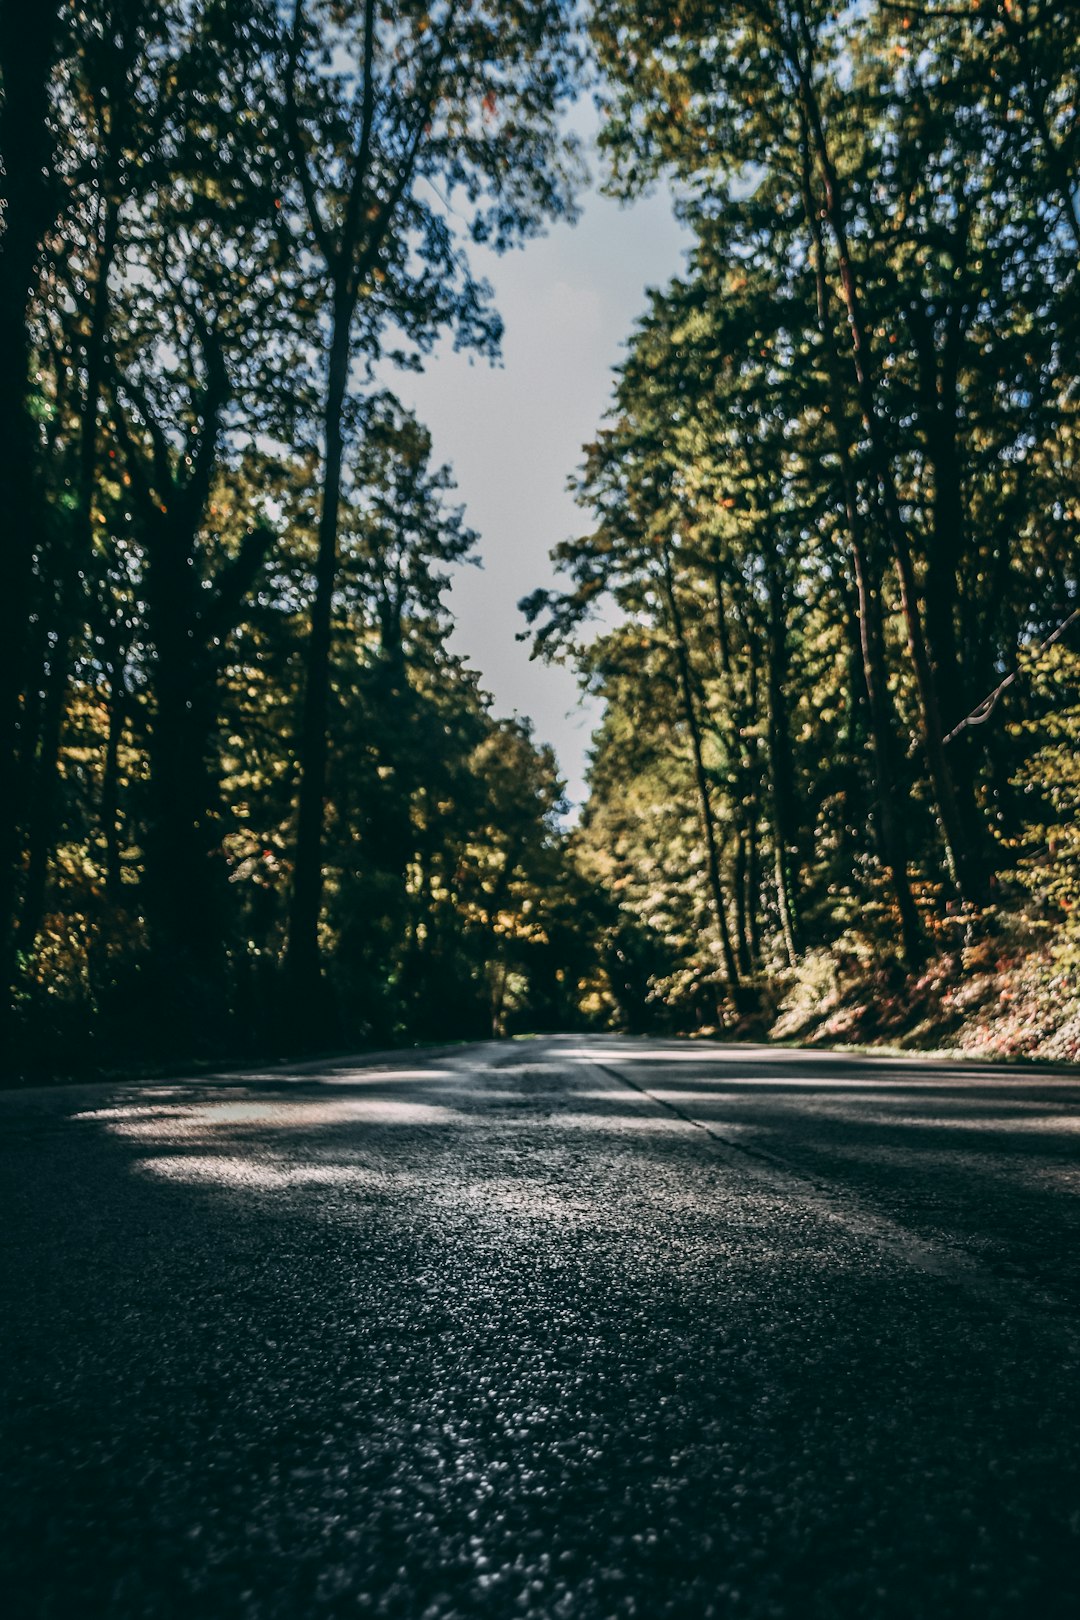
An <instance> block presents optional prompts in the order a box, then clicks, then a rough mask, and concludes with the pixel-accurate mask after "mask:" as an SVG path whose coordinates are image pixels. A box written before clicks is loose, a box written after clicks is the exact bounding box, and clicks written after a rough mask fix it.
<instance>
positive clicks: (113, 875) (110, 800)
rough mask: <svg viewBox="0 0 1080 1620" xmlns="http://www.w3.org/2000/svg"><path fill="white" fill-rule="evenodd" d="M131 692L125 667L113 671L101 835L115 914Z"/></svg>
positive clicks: (108, 895) (119, 887)
mask: <svg viewBox="0 0 1080 1620" xmlns="http://www.w3.org/2000/svg"><path fill="white" fill-rule="evenodd" d="M126 698H127V689H126V686H125V683H124V671H123V665H122V663H121V662H120V661H119V660H117V661H115V662H114V663H112V664H111V665H110V667H109V729H108V732H107V734H106V738H105V758H104V762H103V764H102V771H101V810H100V814H101V834H102V839H103V842H104V845H105V900H106V904H107V905H108V907H109V909H110V911H115V910H116V909H117V908H118V907H119V906H120V904H121V901H122V899H123V882H124V875H123V866H122V862H121V854H120V746H121V744H122V742H123V739H124V721H125V718H126V716H125V709H126Z"/></svg>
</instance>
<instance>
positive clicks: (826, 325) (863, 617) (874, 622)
mask: <svg viewBox="0 0 1080 1620" xmlns="http://www.w3.org/2000/svg"><path fill="white" fill-rule="evenodd" d="M804 130H805V124H804ZM804 159H805V165H806V166H804V169H803V175H802V186H803V208H804V212H805V214H806V222H807V227H808V229H809V231H810V239H811V247H812V257H813V261H814V279H815V285H816V293H817V313H818V328H819V331H820V332H821V339H822V344H823V346H824V351H825V369H826V375H827V377H828V382H829V394H830V413H829V414H830V415H831V417H832V423H833V433H834V436H835V440H836V450H837V456H838V459H839V463H840V477H841V484H842V489H843V497H844V512H845V516H846V519H847V529H848V539H849V543H850V546H851V560H852V566H853V569H854V573H855V588H856V592H857V594H858V602H859V640H860V648H861V652H862V668H863V677H864V680H865V682H866V696H867V705H868V709H869V720H870V735H871V739H872V743H873V753H874V783H875V787H876V790H877V792H876V798H877V806H878V819H879V826H880V837H881V845H882V850H883V852H884V862H885V866H886V869H887V870H888V873H889V877H890V880H891V884H892V890H893V895H894V897H895V899H896V906H897V912H898V914H899V921H900V943H901V950H902V952H903V956H904V960H905V961H906V962H907V963H908V964H909V965H912V966H913V965H914V964H915V963H917V962H918V961H920V960H921V958H922V956H923V954H924V944H923V929H922V924H921V922H920V920H919V913H918V909H917V908H916V905H915V899H914V896H913V894H912V892H911V882H910V879H909V877H908V870H907V840H906V838H905V836H904V830H903V823H902V821H901V819H900V817H899V814H898V810H899V802H898V801H899V793H898V772H897V769H896V757H895V756H896V740H895V727H894V724H893V716H892V713H891V706H890V702H889V695H888V694H889V688H888V678H887V670H886V664H885V641H884V629H883V624H882V617H881V602H880V598H879V596H878V592H877V589H876V586H875V583H874V580H873V578H872V575H871V570H870V553H869V547H868V544H867V537H866V534H865V529H864V525H863V519H862V513H861V512H860V510H859V494H858V483H857V480H856V475H855V468H854V466H853V464H852V460H851V446H850V441H849V439H848V431H847V406H846V402H845V399H844V389H843V385H842V383H841V381H840V377H839V375H838V372H837V354H836V349H835V345H834V342H833V330H832V323H831V320H830V315H829V294H828V283H827V281H826V278H825V246H824V242H823V241H822V235H821V225H820V222H819V219H818V215H817V212H816V210H815V207H814V201H813V195H812V192H811V187H810V174H809V168H808V165H809V151H808V149H806V150H805V151H804Z"/></svg>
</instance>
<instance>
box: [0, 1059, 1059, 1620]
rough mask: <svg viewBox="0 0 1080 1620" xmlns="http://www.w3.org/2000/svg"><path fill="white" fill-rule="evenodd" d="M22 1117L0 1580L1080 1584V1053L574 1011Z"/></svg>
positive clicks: (753, 1608)
mask: <svg viewBox="0 0 1080 1620" xmlns="http://www.w3.org/2000/svg"><path fill="white" fill-rule="evenodd" d="M0 1120H2V1130H0V1153H2V1156H3V1170H2V1180H0V1202H2V1205H3V1213H2V1220H0V1237H2V1253H3V1268H4V1276H3V1299H4V1302H5V1305H4V1309H3V1312H2V1325H0V1339H2V1344H3V1357H4V1378H5V1399H4V1404H3V1414H2V1423H3V1455H2V1459H0V1498H2V1520H0V1523H2V1535H3V1544H4V1545H3V1571H4V1572H3V1589H4V1591H5V1593H6V1594H7V1598H8V1601H7V1602H6V1603H5V1609H6V1612H7V1613H8V1614H13V1615H17V1616H19V1617H22V1616H34V1617H41V1620H67V1617H76V1616H77V1617H79V1620H85V1617H86V1616H90V1615H94V1616H97V1615H101V1616H106V1615H107V1616H109V1617H110V1620H133V1617H136V1616H138V1617H140V1620H141V1617H153V1620H157V1617H173V1616H175V1617H186V1616H196V1615H198V1616H201V1617H208V1620H216V1617H218V1616H221V1617H229V1620H247V1617H250V1620H264V1617H265V1620H285V1617H290V1620H291V1617H294V1616H296V1617H304V1620H306V1617H308V1616H321V1615H324V1614H325V1615H334V1616H387V1617H396V1620H470V1617H473V1616H477V1617H485V1620H486V1617H490V1620H514V1617H520V1620H530V1617H531V1620H623V1617H626V1620H631V1617H637V1620H662V1617H666V1616H678V1617H684V1616H685V1617H701V1620H706V1617H716V1620H728V1617H731V1620H735V1617H791V1620H818V1617H820V1620H848V1617H851V1620H854V1617H860V1620H862V1617H868V1620H875V1617H878V1616H896V1617H900V1616H903V1617H905V1620H911V1617H926V1620H948V1617H951V1616H968V1615H970V1616H978V1617H980V1620H989V1617H998V1616H1002V1617H1004V1616H1008V1617H1017V1620H1019V1617H1024V1620H1028V1617H1045V1616H1058V1615H1060V1616H1066V1615H1067V1616H1069V1617H1070V1620H1075V1616H1076V1615H1077V1614H1078V1613H1080V1380H1078V1377H1077V1373H1078V1366H1077V1349H1078V1345H1080V1196H1078V1195H1080V1152H1078V1148H1080V1076H1077V1074H1075V1073H1069V1072H1067V1071H1062V1072H1060V1073H1052V1072H1043V1071H1032V1072H1023V1071H1017V1070H1006V1069H990V1068H981V1067H979V1066H977V1065H970V1064H969V1065H963V1066H961V1065H947V1064H939V1063H933V1062H918V1061H911V1062H904V1061H898V1060H892V1059H886V1058H865V1057H846V1056H837V1055H833V1054H824V1053H798V1052H793V1051H787V1050H778V1049H768V1048H764V1047H761V1048H751V1047H729V1048H723V1047H716V1046H707V1045H703V1044H700V1043H689V1042H678V1041H644V1040H631V1039H621V1038H600V1037H584V1038H583V1037H577V1036H574V1037H571V1036H560V1037H555V1038H550V1039H546V1038H545V1039H536V1040H529V1041H520V1042H510V1043H498V1044H489V1045H478V1046H474V1047H457V1048H446V1049H440V1050H436V1051H430V1052H413V1053H409V1054H402V1055H397V1056H394V1057H390V1058H370V1059H369V1058H363V1059H355V1060H352V1061H348V1062H344V1061H343V1062H339V1063H334V1064H331V1065H326V1066H316V1065H308V1066H304V1067H298V1068H294V1069H291V1070H287V1071H286V1070H280V1071H273V1072H266V1073H264V1074H244V1075H238V1076H233V1077H226V1078H223V1079H220V1080H199V1081H192V1082H190V1083H188V1082H180V1081H175V1082H174V1081H170V1082H167V1083H165V1082H162V1083H154V1084H141V1085H110V1086H103V1085H94V1086H69V1087H62V1088H57V1089H55V1090H34V1091H23V1092H11V1093H7V1094H4V1095H2V1096H0ZM12 1597H13V1598H14V1604H13V1605H12V1604H11V1602H10V1599H11V1598H12Z"/></svg>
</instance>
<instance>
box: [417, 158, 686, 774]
mask: <svg viewBox="0 0 1080 1620" xmlns="http://www.w3.org/2000/svg"><path fill="white" fill-rule="evenodd" d="M596 166H597V165H596V163H595V161H594V163H593V168H594V169H595V168H596ZM687 240H688V238H687V236H686V233H685V232H684V231H683V230H682V228H681V227H680V226H679V225H678V224H677V222H676V221H675V219H674V218H673V216H672V212H671V205H670V200H669V198H668V197H667V196H666V195H665V194H657V195H655V196H651V197H646V198H644V199H643V200H641V201H640V202H637V203H634V204H631V205H630V206H622V205H620V204H618V203H616V202H613V201H612V200H611V199H609V198H606V197H603V196H601V195H600V194H599V192H598V191H596V190H595V189H594V190H592V191H590V192H589V193H588V194H587V195H585V196H584V197H583V198H582V211H581V217H580V219H579V220H578V222H577V224H576V225H566V224H560V225H556V226H553V227H552V229H551V230H550V232H549V234H548V235H547V236H546V237H542V238H541V239H540V240H538V241H534V242H530V243H528V244H527V245H526V246H525V247H524V248H521V249H517V250H516V251H514V252H512V253H508V254H504V255H503V256H501V257H499V256H496V255H495V254H494V253H491V252H490V251H487V250H479V249H473V250H472V252H471V255H470V257H471V262H472V265H473V268H474V271H475V272H476V273H477V274H481V275H484V276H486V277H487V279H488V280H489V281H490V282H491V284H492V286H493V287H494V289H495V303H496V305H497V307H498V309H499V312H500V314H501V315H502V317H503V320H504V322H505V325H506V331H505V336H504V340H503V354H502V363H501V366H499V367H497V368H493V367H492V366H491V365H489V364H488V362H486V361H482V360H470V358H469V357H468V356H467V355H464V354H454V353H453V351H452V349H450V347H449V346H444V347H443V348H441V349H439V350H438V351H437V352H436V354H435V356H434V357H433V358H432V359H431V360H429V361H428V364H427V369H426V371H425V372H423V373H422V374H419V375H415V376H414V375H410V374H404V375H399V376H397V377H395V378H394V379H393V387H394V389H395V391H396V392H397V394H398V395H399V397H400V398H401V399H402V401H403V402H404V403H405V404H407V405H409V406H411V408H412V409H413V410H415V412H416V414H417V415H418V416H419V418H420V419H421V421H423V422H425V423H426V424H427V426H428V427H429V428H430V430H431V433H432V437H433V441H434V452H435V457H436V460H437V461H438V462H440V463H441V462H449V463H450V464H451V465H452V467H453V470H454V474H455V476H456V479H457V484H458V498H459V499H460V500H461V501H462V502H463V503H464V505H465V509H466V518H467V521H468V522H469V524H470V525H471V527H472V528H473V529H475V530H477V531H478V532H479V535H480V545H479V551H480V556H481V558H482V561H483V567H482V569H478V568H475V567H472V568H463V569H461V570H459V571H458V574H457V576H456V578H455V581H454V585H453V589H452V592H451V597H450V607H451V610H452V612H453V614H454V616H455V618H456V620H457V626H456V629H455V631H454V635H453V639H452V642H451V645H452V646H453V648H454V649H455V651H457V652H459V653H461V654H463V655H464V656H465V657H466V658H467V660H468V662H469V663H470V664H471V665H472V667H473V668H474V669H477V670H479V672H480V675H481V677H482V680H483V684H484V686H485V688H486V690H487V691H489V692H490V693H491V694H492V696H493V698H494V700H495V712H496V713H497V714H507V715H508V714H512V713H518V714H521V715H527V716H529V718H530V719H532V720H533V721H534V722H535V726H536V737H537V739H538V740H539V741H541V742H548V743H551V744H552V745H553V746H554V748H555V751H556V754H557V755H558V759H559V765H560V769H561V772H562V775H563V777H564V779H565V780H566V783H567V791H568V795H569V798H570V800H571V802H572V803H580V802H581V799H582V797H583V794H584V781H583V774H584V769H585V759H586V752H587V749H588V745H589V738H590V734H591V732H592V730H593V728H594V726H595V725H596V723H597V719H598V709H597V705H596V703H595V701H594V700H591V699H590V700H586V701H585V702H584V703H582V702H580V701H579V693H578V686H577V679H576V677H575V675H574V673H573V672H572V671H571V670H568V669H565V668H562V667H559V666H547V665H544V664H542V663H540V662H538V661H530V658H529V649H528V647H527V645H526V644H524V643H522V642H519V641H517V640H516V636H517V634H518V632H519V631H521V630H522V629H523V628H524V619H523V618H522V616H521V615H520V614H519V613H518V611H517V603H518V601H519V600H520V599H521V597H523V596H525V595H527V594H528V592H530V591H532V590H535V589H536V588H537V587H538V586H542V585H548V584H551V583H553V579H554V576H553V573H552V569H551V565H550V562H549V560H548V554H549V552H550V550H551V548H552V546H554V545H557V544H558V542H559V541H560V540H564V539H566V538H567V537H568V536H570V535H573V534H576V533H581V532H583V531H584V529H585V528H586V526H587V524H588V514H587V513H585V512H581V511H579V509H578V508H577V507H576V506H575V505H574V502H573V499H572V497H571V496H570V495H569V494H568V493H567V490H566V484H567V480H568V478H569V477H570V476H571V474H572V473H573V472H574V471H575V469H576V468H577V467H578V465H579V463H580V461H581V448H582V446H583V445H584V444H585V443H587V442H588V441H589V440H591V439H592V438H594V437H595V435H596V431H597V429H598V428H599V426H600V424H601V420H602V418H603V415H604V413H605V411H606V410H607V408H608V405H609V403H610V397H611V388H612V375H611V372H612V367H613V366H614V365H616V364H617V363H618V360H619V358H620V354H621V351H622V349H623V346H624V345H625V342H626V339H627V337H628V335H629V333H630V329H631V326H632V324H633V322H634V320H635V318H636V317H637V316H638V315H639V314H641V313H642V312H643V310H644V307H645V289H646V287H651V286H662V285H663V284H664V283H665V282H666V281H668V280H669V279H670V277H671V276H672V275H674V274H676V273H677V272H678V270H679V269H680V268H681V265H682V256H683V251H684V248H685V246H686V244H687Z"/></svg>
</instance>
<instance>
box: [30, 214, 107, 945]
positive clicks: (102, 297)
mask: <svg viewBox="0 0 1080 1620" xmlns="http://www.w3.org/2000/svg"><path fill="white" fill-rule="evenodd" d="M118 232H119V210H118V208H117V206H116V203H115V200H112V199H110V200H109V201H108V202H107V203H106V209H105V224H104V230H103V232H102V239H101V252H100V256H99V262H98V268H97V281H96V284H95V288H94V304H93V310H92V312H91V317H90V331H89V333H88V335H87V342H86V392H85V394H84V396H83V401H82V409H81V411H80V413H79V414H80V427H79V481H78V506H77V509H76V512H75V518H74V523H73V525H72V532H71V535H70V537H69V540H68V544H67V546H66V547H64V555H63V556H62V557H61V559H60V575H59V580H58V586H57V599H56V607H55V618H54V621H53V626H52V628H53V629H54V630H55V634H56V640H55V643H54V646H53V651H52V656H51V657H50V659H49V677H48V684H47V687H46V696H45V705H44V709H43V711H42V720H41V731H40V742H39V745H38V750H37V758H36V763H35V769H34V778H33V788H32V792H31V802H30V816H29V827H30V855H29V862H28V866H27V875H26V887H25V890H24V896H23V905H22V913H21V916H20V919H19V943H20V947H21V949H22V950H23V951H25V952H30V951H32V950H33V948H34V943H35V941H36V939H37V936H38V931H39V929H40V927H41V919H42V916H43V913H44V908H45V890H46V884H47V881H48V872H49V863H50V862H51V860H52V857H53V854H54V852H55V848H56V840H57V836H58V834H59V821H58V817H59V797H60V746H61V739H62V734H63V728H64V721H65V719H66V716H67V708H68V695H69V689H70V683H71V670H72V667H73V665H74V662H75V655H76V646H77V643H78V637H79V633H80V629H81V623H80V620H81V615H80V612H79V608H80V604H81V601H82V596H83V588H84V587H83V574H84V572H85V571H86V570H87V569H88V568H89V564H90V558H91V556H92V553H93V544H94V541H93V533H94V490H95V485H96V480H97V443H98V436H97V415H98V402H99V400H100V398H101V390H102V386H103V383H104V379H105V337H106V327H107V324H108V318H109V275H110V273H111V270H112V264H113V259H114V257H115V253H116V244H117V237H118Z"/></svg>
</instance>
